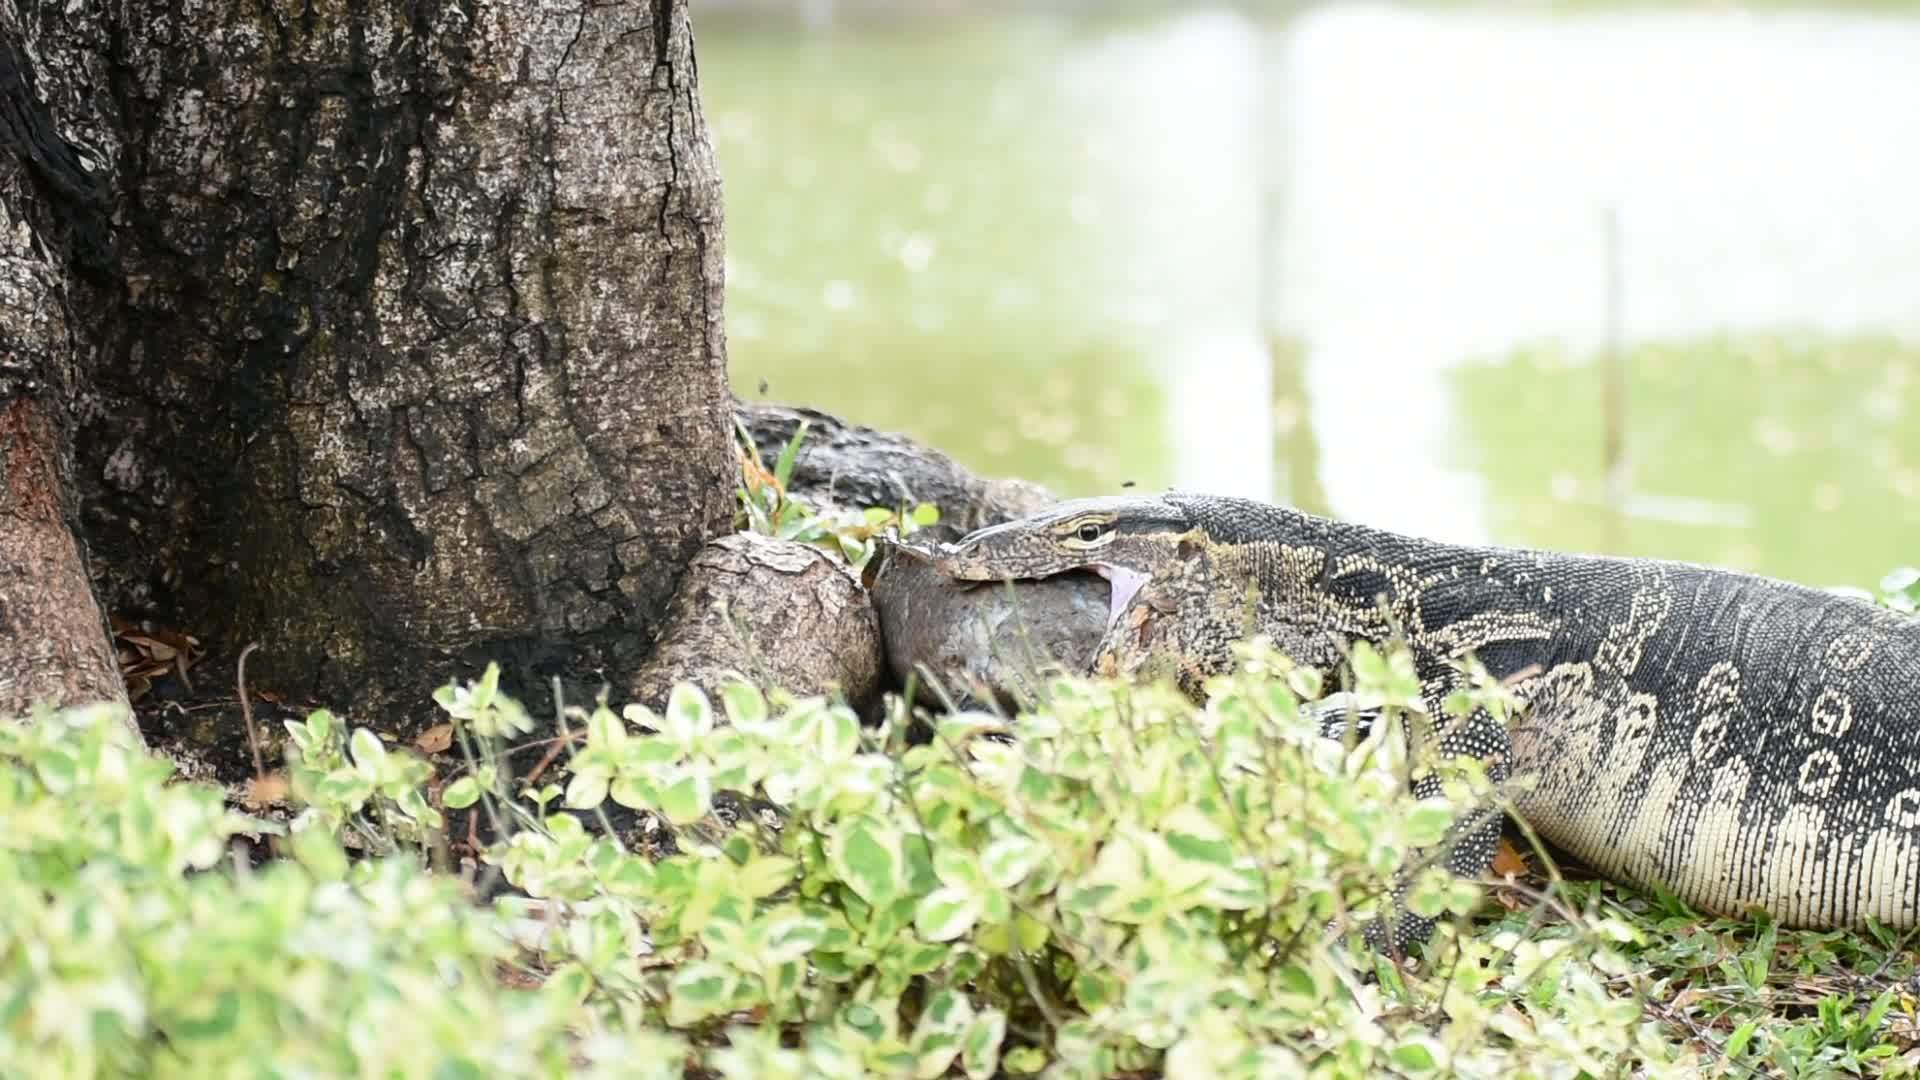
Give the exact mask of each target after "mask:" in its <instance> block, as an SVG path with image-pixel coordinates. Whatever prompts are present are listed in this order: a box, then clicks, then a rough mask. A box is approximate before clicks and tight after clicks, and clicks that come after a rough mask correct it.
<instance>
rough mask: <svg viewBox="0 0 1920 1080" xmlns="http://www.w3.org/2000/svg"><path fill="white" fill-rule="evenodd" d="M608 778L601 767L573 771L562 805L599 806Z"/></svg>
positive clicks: (574, 806)
mask: <svg viewBox="0 0 1920 1080" xmlns="http://www.w3.org/2000/svg"><path fill="white" fill-rule="evenodd" d="M609 779H610V778H609V777H608V776H607V774H606V772H605V771H604V770H601V769H588V770H586V771H583V772H577V773H574V774H573V779H571V780H569V781H567V795H566V799H565V801H564V805H565V806H567V807H569V808H571V809H574V810H591V809H593V808H594V807H596V806H599V805H600V803H601V802H602V801H603V800H605V799H606V797H607V786H608V781H609ZM448 805H452V804H448Z"/></svg>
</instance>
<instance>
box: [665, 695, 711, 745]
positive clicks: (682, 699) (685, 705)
mask: <svg viewBox="0 0 1920 1080" xmlns="http://www.w3.org/2000/svg"><path fill="white" fill-rule="evenodd" d="M712 730H713V704H712V702H709V701H708V700H707V695H706V694H704V693H702V692H701V690H700V688H699V687H697V686H694V685H693V684H692V683H678V684H675V686H674V688H673V690H672V692H671V693H669V694H668V695H667V711H666V714H665V715H664V716H662V717H661V718H660V733H661V734H662V735H665V736H666V737H667V738H669V739H672V740H673V741H674V742H675V743H676V744H678V745H679V746H681V747H691V746H693V744H694V743H695V742H697V741H698V740H700V739H701V738H704V737H705V736H706V735H707V733H708V732H711V731H712Z"/></svg>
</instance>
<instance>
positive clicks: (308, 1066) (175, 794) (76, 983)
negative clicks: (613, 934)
mask: <svg viewBox="0 0 1920 1080" xmlns="http://www.w3.org/2000/svg"><path fill="white" fill-rule="evenodd" d="M124 732H125V728H124V726H123V725H122V722H121V720H120V719H119V717H118V715H117V714H116V713H115V712H114V711H113V710H110V709H105V708H91V709H80V710H74V711H71V712H66V713H61V714H57V715H45V716H40V717H36V718H34V719H33V720H32V722H30V723H20V722H0V823H4V825H0V1076H17V1077H27V1076H32V1077H36V1078H39V1077H45V1078H54V1077H92V1076H140V1077H194V1078H195V1080H205V1078H211V1077H225V1076H248V1077H259V1076H422V1077H425V1076H433V1077H480V1076H563V1075H566V1076H571V1075H579V1074H580V1073H582V1072H584V1073H588V1074H592V1075H619V1076H634V1075H644V1074H645V1072H646V1069H645V1068H644V1066H645V1065H646V1064H647V1063H649V1062H655V1063H658V1064H659V1067H658V1068H656V1069H655V1070H654V1074H655V1075H660V1076H679V1075H680V1074H681V1070H680V1067H679V1062H680V1060H681V1058H680V1055H681V1054H683V1049H682V1046H683V1044H682V1041H681V1040H679V1039H677V1038H675V1037H674V1036H672V1035H671V1034H668V1033H665V1032H659V1031H649V1030H647V1029H644V1028H639V1027H635V1028H632V1029H628V1030H625V1031H610V1030H606V1029H601V1028H597V1027H595V1026H594V1025H593V1024H592V1023H591V1017H589V1016H583V1015H582V1014H581V1012H580V1010H579V1009H578V1008H577V1007H576V1003H575V1001H574V1000H573V999H572V998H570V997H568V996H566V995H565V994H563V993H559V992H556V991H555V990H554V989H552V988H546V989H541V990H539V991H509V990H504V989H502V986H501V982H500V979H499V976H498V969H497V965H499V964H501V963H503V962H506V961H509V960H511V959H512V956H511V949H510V945H509V943H508V941H507V940H506V939H505V938H504V937H503V936H502V935H501V934H500V932H499V930H500V919H499V917H498V916H497V915H494V914H493V913H490V912H487V911H483V910H479V909H476V908H475V907H474V906H473V905H472V904H471V903H470V902H468V900H467V899H466V897H465V895H464V893H463V890H462V888H461V886H460V883H459V881H458V880H457V879H455V878H452V877H445V876H438V875H433V874H429V873H427V872H425V871H424V870H423V869H422V868H421V866H420V864H419V862H418V860H416V859H414V858H410V857H397V858H382V859H375V860H365V861H358V862H349V860H348V858H347V856H346V853H345V851H344V850H343V849H342V847H341V846H340V844H339V843H338V842H337V840H336V839H335V837H334V835H333V834H332V832H330V831H329V830H327V829H325V828H313V829H307V830H304V831H301V832H299V833H297V834H295V835H294V836H293V837H291V838H289V839H290V843H289V848H290V853H291V855H292V856H293V857H292V858H289V859H284V860H275V861H273V862H271V863H269V864H268V865H266V866H265V867H263V868H260V869H258V870H252V869H247V868H244V866H241V867H236V866H234V865H231V864H230V863H229V861H228V860H227V858H226V856H227V852H228V843H229V842H230V841H231V840H232V839H233V838H234V837H236V836H238V835H240V834H242V833H246V832H255V833H270V832H273V831H275V830H273V829H272V827H271V826H269V825H267V824H266V823H264V822H257V821H250V820H248V819H246V818H244V817H241V816H239V815H236V814H234V813H231V812H229V811H228V810H226V809H225V807H224V806H223V802H222V797H221V793H220V791H219V790H218V789H216V788H213V787H209V786H206V785H201V784H187V783H168V782H167V778H168V775H169V773H170V772H171V770H172V765H171V764H170V763H169V762H167V761H165V760H164V759H161V758H158V757H154V756H149V755H146V754H143V753H141V752H139V751H137V750H133V749H130V748H129V746H128V743H127V740H126V739H125V738H124V737H123V736H124Z"/></svg>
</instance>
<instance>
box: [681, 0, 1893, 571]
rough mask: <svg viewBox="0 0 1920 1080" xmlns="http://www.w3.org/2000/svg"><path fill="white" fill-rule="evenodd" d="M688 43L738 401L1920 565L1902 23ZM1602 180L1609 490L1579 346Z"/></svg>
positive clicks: (1599, 537) (1513, 21)
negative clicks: (1614, 279)
mask: <svg viewBox="0 0 1920 1080" xmlns="http://www.w3.org/2000/svg"><path fill="white" fill-rule="evenodd" d="M699 31H700V37H699V41H700V49H701V59H702V72H701V74H702V78H703V92H704V94H705V96H706V102H707V108H708V113H709V116H710V117H711V118H712V121H713V126H714V130H715V136H716V142H717V150H718V153H719V157H720V162H721V166H722V169H723V172H724V176H725V180H726V198H727V225H728V239H727V242H728V249H729V259H728V263H729V291H728V297H727V308H728V327H729V334H730V344H731V353H732V364H733V371H734V377H735V383H736V385H737V386H738V387H739V388H740V389H741V390H742V392H744V393H749V394H751V393H753V392H755V389H756V387H757V385H758V384H759V383H760V381H761V380H762V379H765V380H766V381H767V382H768V383H769V384H770V394H771V396H773V397H775V398H778V399H782V400H792V401H803V402H807V403H811V404H817V405H821V406H823V407H826V408H829V409H833V410H836V411H839V412H842V413H845V414H847V415H849V416H851V417H853V418H856V419H859V420H862V421H864V422H867V423H872V424H876V425H879V426H885V427H891V428H897V429H902V430H907V431H910V432H913V433H914V434H916V435H918V436H920V437H922V438H925V439H928V440H930V441H932V442H934V443H936V444H937V445H940V446H942V447H944V448H946V449H948V450H950V451H951V452H953V453H955V454H956V456H958V457H960V458H961V459H962V460H964V461H965V462H967V463H968V464H970V465H972V466H974V467H976V468H979V469H981V470H984V471H987V472H990V473H1003V474H1018V475H1025V476H1029V477H1031V478H1033V479H1036V480H1039V481H1041V482H1043V483H1047V484H1049V485H1051V486H1053V487H1055V488H1056V489H1059V490H1061V491H1063V492H1066V493H1091V492H1096V491H1109V490H1113V489H1115V488H1117V487H1118V486H1119V485H1120V484H1122V483H1124V482H1128V481H1134V482H1137V483H1139V484H1140V485H1142V486H1143V487H1147V488H1153V487H1159V486H1164V485H1168V484H1177V485H1180V486H1184V487H1193V488H1207V489H1212V490H1222V491H1239V492H1245V493H1249V494H1256V495H1267V496H1269V497H1273V498H1278V499H1283V500H1287V501H1291V502H1295V503H1297V504H1299V505H1303V506H1308V507H1310V508H1314V509H1325V508H1331V510H1332V511H1333V512H1336V513H1338V514H1340V515H1342V516H1346V517H1351V518H1354V519H1357V520H1365V521H1369V522H1372V523H1376V524H1381V525H1386V526H1389V527H1396V528H1401V529H1404V530H1407V531H1411V532H1417V533H1421V534H1425V535H1434V536H1447V537H1455V538H1461V539H1492V540H1496V541H1500V542H1508V543H1527V544H1549V545H1552V546H1558V547H1572V548H1587V549H1593V548H1608V549H1615V550H1630V551H1636V552H1642V553H1649V554H1660V555H1668V556H1673V557H1680V558H1693V559H1705V560H1711V561H1718V562H1725V563H1731V564H1736V565H1742V566H1748V567H1753V568H1757V569H1762V570H1765V571H1768V572H1772V573H1779V574H1783V575H1787V576H1795V577H1800V578H1803V579H1807V580H1815V581H1822V582H1826V581H1835V580H1850V581H1870V580H1872V579H1873V578H1875V577H1877V575H1878V573H1879V572H1880V571H1881V570H1882V569H1884V568H1885V567H1886V566H1888V565H1890V564H1891V563H1894V562H1898V561H1903V560H1904V561H1912V560H1920V553H1916V552H1915V551H1914V550H1913V545H1908V544H1903V543H1902V542H1901V541H1902V540H1903V538H1905V537H1912V536H1920V531H1916V528H1915V526H1920V521H1915V520H1914V515H1913V514H1912V513H1911V512H1909V511H1908V509H1907V508H1908V507H1912V506H1916V505H1920V500H1916V499H1914V498H1911V497H1908V496H1907V489H1908V488H1911V487H1912V486H1913V485H1914V468H1915V467H1916V465H1920V433H1914V432H1913V431H1912V425H1910V424H1906V423H1905V422H1904V418H1905V417H1906V416H1907V415H1909V406H1910V405H1920V401H1913V400H1912V397H1911V395H1912V391H1911V390H1910V389H1909V387H1911V386H1913V385H1914V384H1915V383H1916V382H1920V380H1915V379H1912V378H1911V376H1912V375H1914V374H1916V373H1920V347H1916V346H1915V345H1913V344H1911V343H1910V342H1911V340H1912V338H1908V339H1906V340H1904V341H1903V339H1902V338H1901V336H1900V335H1903V334H1904V335H1915V336H1920V199H1915V198H1913V197H1912V195H1911V194H1910V193H1911V192H1913V191H1920V19H1912V18H1908V19H1900V18H1868V17H1856V16H1844V15H1835V14H1809V15H1778V16H1764V17H1762V16H1752V15H1743V14H1738V13H1714V14H1676V13H1658V12H1645V11H1637V12H1635V13H1633V14H1582V15H1538V16H1524V17H1523V16H1507V15H1486V14H1474V13H1467V12H1427V13H1422V12H1417V11H1411V10H1407V9H1400V8H1389V7H1375V6H1356V5H1343V6H1330V7H1320V8H1315V9H1312V10H1311V11H1309V12H1308V13H1306V14H1302V15H1299V16H1296V17H1293V18H1289V19H1285V20H1279V19H1275V20H1270V21H1266V22H1261V21H1257V20H1253V19H1249V18H1247V17H1245V16H1242V15H1239V14H1234V13H1231V12H1226V11H1204V10H1201V11H1196V10H1194V9H1192V8H1189V7H1180V8H1171V7H1170V8H1169V9H1168V11H1167V13H1165V14H1151V13H1149V14H1144V15H1130V16H1126V17H1107V16H1094V15H1061V14H1025V13H1023V14H1012V13H1008V12H1006V11H1004V10H1003V11H1000V12H997V13H995V14H992V15H990V16H982V17H970V18H969V17H959V16H939V17H928V18H925V19H897V20H890V21H888V22H886V23H884V24H871V25H863V24H859V23H849V22H844V21H843V22H839V23H836V24H834V25H833V26H832V27H831V28H828V29H823V30H820V31H818V32H805V31H802V30H800V29H799V28H797V27H794V26H790V25H779V24H769V23H767V22H765V21H764V20H762V21H759V22H756V23H751V24H747V23H728V22H724V21H719V20H709V21H708V22H706V23H703V24H702V25H701V26H700V27H699ZM1610 213H1611V214H1615V215H1617V221H1618V222H1619V233H1618V237H1619V248H1618V268H1619V275H1618V279H1619V283H1620V288H1619V290H1618V294H1617V295H1616V296H1613V297H1612V298H1611V300H1612V302H1614V303H1615V304H1616V305H1617V311H1618V318H1619V327H1618V328H1619V330H1620V332H1621V333H1622V334H1623V335H1624V338H1625V340H1626V342H1627V343H1628V345H1629V346H1630V350H1629V353H1630V355H1629V360H1628V366H1629V368H1630V374H1631V377H1630V380H1629V395H1628V402H1629V404H1628V408H1627V411H1626V449H1627V451H1628V458H1629V467H1628V473H1627V475H1628V477H1629V478H1630V481H1631V483H1630V486H1629V489H1628V490H1629V497H1628V498H1627V500H1626V502H1625V504H1624V509H1625V511H1626V514H1625V516H1624V517H1622V516H1620V515H1617V514H1615V513H1613V512H1612V511H1610V510H1609V508H1608V506H1607V502H1606V499H1605V490H1604V487H1603V485H1602V483H1601V480H1602V467H1603V463H1602V461H1601V445H1602V438H1601V434H1600V432H1601V417H1600V409H1599V391H1598V388H1599V386H1600V376H1599V373H1598V371H1597V369H1596V368H1595V367H1594V366H1593V365H1592V363H1591V362H1590V360H1589V358H1590V357H1592V356H1594V355H1595V354H1596V353H1597V352H1598V351H1599V350H1600V348H1601V346H1602V345H1603V343H1604V341H1605V335H1606V330H1607V323H1606V318H1607V311H1608V307H1609V302H1610V297H1609V295H1608V285H1607V280H1608V279H1607V265H1608V257H1607V248H1606V246H1605V244H1606V233H1605V229H1604V228H1603V222H1604V221H1605V220H1606V216H1607V215H1608V214H1610ZM1727 335H1731V336H1727Z"/></svg>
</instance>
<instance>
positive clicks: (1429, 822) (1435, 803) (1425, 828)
mask: <svg viewBox="0 0 1920 1080" xmlns="http://www.w3.org/2000/svg"><path fill="white" fill-rule="evenodd" d="M1452 824H1453V808H1452V807H1450V806H1448V805H1447V804H1446V803H1445V802H1442V801H1439V800H1422V801H1421V802H1418V803H1415V804H1414V806H1413V809H1411V810H1409V811H1408V812H1407V816H1406V830H1407V843H1409V844H1411V845H1413V846H1414V847H1417V848H1422V847H1432V846H1433V845H1435V844H1437V843H1439V842H1440V841H1442V840H1445V839H1446V838H1447V829H1448V828H1449V827H1450V826H1451V825H1452Z"/></svg>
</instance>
